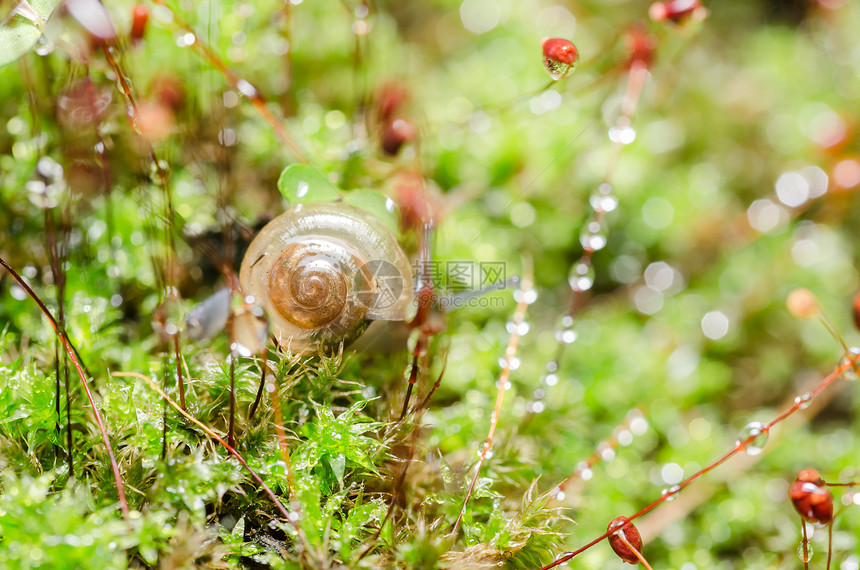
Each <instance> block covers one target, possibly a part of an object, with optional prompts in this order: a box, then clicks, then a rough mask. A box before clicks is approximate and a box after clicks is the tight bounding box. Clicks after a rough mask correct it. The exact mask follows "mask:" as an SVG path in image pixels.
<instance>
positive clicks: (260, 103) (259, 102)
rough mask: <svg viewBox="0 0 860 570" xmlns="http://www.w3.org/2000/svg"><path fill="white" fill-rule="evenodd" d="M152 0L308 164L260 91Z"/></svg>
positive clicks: (301, 160) (182, 21)
mask: <svg viewBox="0 0 860 570" xmlns="http://www.w3.org/2000/svg"><path fill="white" fill-rule="evenodd" d="M153 1H154V2H155V3H156V4H158V5H159V6H164V7H165V8H167V9H168V10H170V11H171V13H172V14H173V21H174V22H176V24H177V25H178V26H179V27H180V28H182V29H183V30H185V32H186V33H188V34H191V35H192V36H194V47H195V48H197V50H198V51H199V52H200V53H201V54H203V57H204V58H205V59H206V60H207V61H208V62H209V63H210V64H211V65H213V66H214V67H215V68H216V69H217V70H218V71H220V72H221V74H222V75H223V76H224V78H225V79H226V80H227V82H228V83H230V85H232V86H233V89H235V90H236V91H238V92H239V93H241V94H242V95H244V96H245V97H247V98H248V100H249V101H250V102H251V106H253V107H254V110H256V111H257V113H258V114H259V115H260V116H261V117H262V118H263V120H264V121H266V122H267V123H268V124H269V126H270V127H272V130H274V131H275V134H276V135H278V137H279V138H280V139H281V140H282V141H283V142H284V144H286V145H287V146H288V147H289V148H290V151H291V152H292V153H293V155H294V156H295V157H296V159H297V160H298V161H299V162H301V163H303V164H308V159H307V158H306V157H305V155H304V154H303V153H302V151H301V150H300V149H299V145H298V143H297V142H296V140H295V139H294V138H293V137H292V136H291V135H290V133H288V132H287V129H286V128H285V127H284V125H283V123H281V121H279V120H278V119H277V117H275V115H274V114H272V112H271V111H270V110H269V108H268V107H267V106H266V103H267V101H266V99H265V98H264V97H263V95H262V94H261V93H260V91H259V90H258V89H257V88H256V87H254V86H253V85H251V83H249V82H248V81H246V80H244V79H242V78H240V77H239V76H238V75H236V73H234V72H233V70H231V69H230V68H229V67H227V65H226V64H225V63H224V62H223V61H222V60H221V58H219V57H218V55H217V54H216V53H215V52H214V51H212V48H210V47H209V46H208V45H207V44H206V43H205V42H204V41H203V40H201V39H200V36H199V35H198V34H197V32H195V31H194V28H192V27H191V25H190V24H189V23H188V22H186V21H185V20H183V19H182V18H181V17H180V16H179V15H178V14H176V12H175V11H174V10H173V9H172V8H170V6H168V5H167V3H165V2H164V0H153Z"/></svg>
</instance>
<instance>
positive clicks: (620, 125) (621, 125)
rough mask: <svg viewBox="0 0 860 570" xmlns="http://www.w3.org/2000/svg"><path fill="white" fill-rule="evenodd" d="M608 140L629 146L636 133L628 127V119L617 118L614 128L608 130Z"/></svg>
mask: <svg viewBox="0 0 860 570" xmlns="http://www.w3.org/2000/svg"><path fill="white" fill-rule="evenodd" d="M609 140H611V141H612V142H616V143H621V144H630V143H632V142H633V141H634V140H636V131H635V130H634V129H633V127H631V126H630V119H629V118H628V117H619V118H618V122H617V123H616V124H615V126H614V127H612V128H610V129H609Z"/></svg>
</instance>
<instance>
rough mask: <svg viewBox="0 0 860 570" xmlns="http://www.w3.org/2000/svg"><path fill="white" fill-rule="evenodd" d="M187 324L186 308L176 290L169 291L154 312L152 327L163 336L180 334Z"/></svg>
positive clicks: (168, 336)
mask: <svg viewBox="0 0 860 570" xmlns="http://www.w3.org/2000/svg"><path fill="white" fill-rule="evenodd" d="M184 325H185V309H184V307H183V305H182V299H181V298H180V297H179V293H178V292H176V291H169V292H168V293H167V295H165V298H164V301H162V302H161V304H160V305H158V307H156V308H155V311H153V312H152V328H153V330H155V332H156V333H158V334H159V335H161V336H162V337H163V338H165V339H167V338H171V337H174V336H176V335H177V334H179V332H180V331H181V330H182V329H183V327H184Z"/></svg>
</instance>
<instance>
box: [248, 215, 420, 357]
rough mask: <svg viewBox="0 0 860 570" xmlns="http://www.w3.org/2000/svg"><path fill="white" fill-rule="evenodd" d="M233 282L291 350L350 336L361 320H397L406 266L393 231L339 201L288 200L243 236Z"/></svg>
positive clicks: (406, 284) (402, 311) (407, 291)
mask: <svg viewBox="0 0 860 570" xmlns="http://www.w3.org/2000/svg"><path fill="white" fill-rule="evenodd" d="M239 281H240V283H241V286H242V291H243V293H244V294H245V295H250V296H253V297H254V298H255V300H256V301H257V302H260V303H261V304H262V305H263V308H264V309H265V310H266V313H267V314H268V316H269V321H270V325H271V330H272V334H274V336H275V338H276V339H277V341H278V343H279V344H281V345H282V346H287V345H289V347H290V349H291V350H292V351H293V352H307V351H314V350H319V349H324V348H326V347H330V346H334V345H337V344H338V343H340V342H341V341H347V342H348V341H350V340H352V339H354V338H356V337H357V336H358V335H360V334H361V333H362V332H363V331H364V329H365V328H366V327H367V324H368V321H369V320H403V319H405V318H406V311H407V308H408V305H409V302H410V301H411V300H412V277H411V268H410V266H409V261H408V260H407V258H406V255H405V254H404V253H403V251H402V250H401V249H400V246H399V245H398V244H397V240H396V238H395V237H394V235H393V234H392V233H391V231H390V230H388V228H387V227H385V225H384V224H383V223H382V222H380V221H379V220H378V219H376V218H374V217H373V216H371V215H370V214H367V213H366V212H363V211H361V210H359V209H357V208H355V207H353V206H350V205H348V204H343V203H318V204H296V205H294V206H292V207H291V208H290V209H289V210H287V211H286V212H284V213H283V214H281V215H280V216H278V217H277V218H275V219H274V220H272V221H271V222H269V223H268V224H267V225H266V226H265V227H264V228H263V229H262V230H261V231H260V233H259V234H258V235H257V237H256V238H254V240H253V241H252V242H251V245H250V246H249V247H248V251H247V253H246V254H245V258H244V259H243V260H242V267H241V269H240V272H239Z"/></svg>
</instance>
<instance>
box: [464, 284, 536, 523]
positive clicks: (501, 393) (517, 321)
mask: <svg viewBox="0 0 860 570" xmlns="http://www.w3.org/2000/svg"><path fill="white" fill-rule="evenodd" d="M530 289H531V277H530V276H523V279H522V283H521V286H520V293H521V295H520V300H519V301H518V302H517V308H516V309H515V311H514V318H513V325H514V326H513V331H512V332H511V336H510V339H509V340H508V347H507V348H506V349H505V363H504V365H503V366H502V371H501V373H500V374H499V380H498V382H499V389H498V391H497V392H496V406H495V408H494V409H493V415H492V416H491V417H490V429H489V432H488V433H487V441H486V442H484V445H483V446H482V447H481V455H480V457H479V458H478V464H477V465H475V474H474V475H473V476H472V482H471V483H470V484H469V489H468V490H467V491H466V498H465V499H463V507H462V508H461V509H460V514H459V515H458V516H457V521H456V522H455V523H454V529H453V530H452V531H451V535H452V536H453V537H455V538H456V537H457V531H458V530H459V529H460V523H461V522H462V520H463V516H464V515H465V514H466V508H467V507H468V505H469V499H470V498H471V497H472V491H474V489H475V484H476V483H477V482H478V475H480V473H481V466H482V465H483V464H484V461H485V460H486V458H487V453H488V452H489V451H490V448H491V447H492V445H493V435H495V433H496V426H498V424H499V416H500V414H501V412H502V401H503V400H504V398H505V392H507V390H508V387H507V386H508V379H509V378H510V375H511V360H512V359H513V358H514V356H515V355H516V353H517V345H518V344H519V340H520V334H519V328H520V325H521V324H522V322H523V320H524V319H525V316H526V308H527V307H528V301H527V299H526V294H525V293H526V292H527V291H528V290H530Z"/></svg>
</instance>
